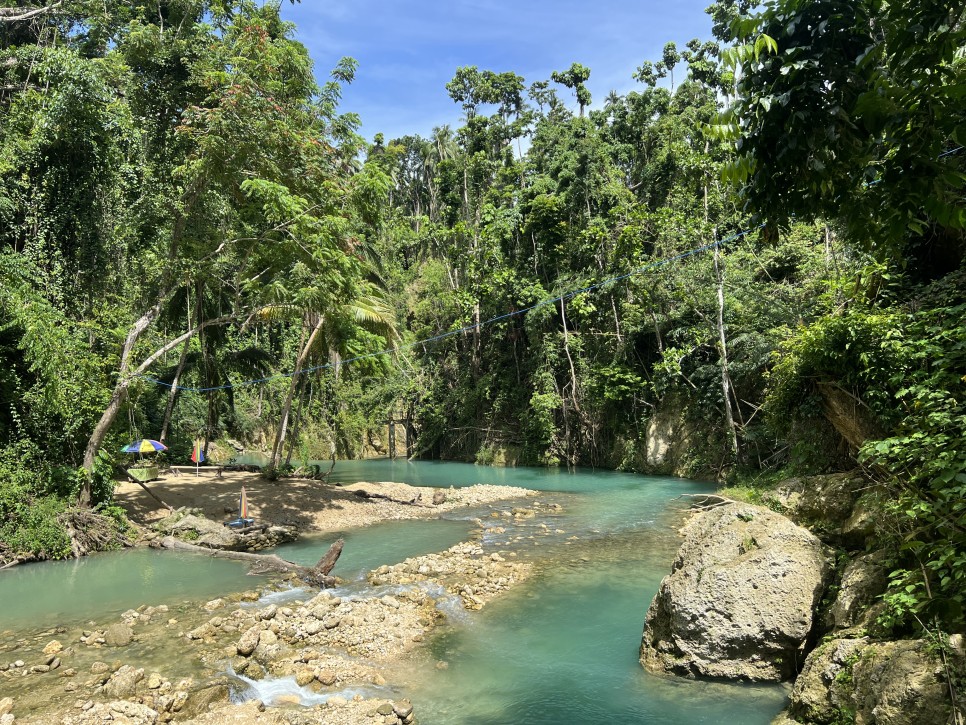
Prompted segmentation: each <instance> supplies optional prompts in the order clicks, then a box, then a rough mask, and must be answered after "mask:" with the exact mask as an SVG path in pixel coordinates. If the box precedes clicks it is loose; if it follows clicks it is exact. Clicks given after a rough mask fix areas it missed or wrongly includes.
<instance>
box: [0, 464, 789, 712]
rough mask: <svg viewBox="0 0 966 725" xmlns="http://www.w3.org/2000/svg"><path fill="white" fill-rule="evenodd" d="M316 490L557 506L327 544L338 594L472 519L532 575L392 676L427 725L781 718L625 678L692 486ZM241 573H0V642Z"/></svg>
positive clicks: (372, 476) (295, 547) (200, 590)
mask: <svg viewBox="0 0 966 725" xmlns="http://www.w3.org/2000/svg"><path fill="white" fill-rule="evenodd" d="M329 480H330V481H332V482H336V483H340V482H341V483H350V482H355V481H362V480H368V481H401V482H404V483H409V484H412V485H419V486H430V487H437V488H448V487H450V486H456V487H462V486H469V485H473V484H477V483H492V484H500V485H513V486H521V487H525V488H531V489H537V490H540V491H543V492H545V493H544V494H542V495H541V496H540V500H541V501H544V502H551V503H558V504H560V508H559V510H550V509H547V510H546V511H547V512H546V513H542V514H541V515H540V516H538V517H537V518H535V519H528V520H526V521H524V522H517V523H515V524H512V525H508V524H507V523H506V522H507V519H506V518H505V517H503V518H493V517H490V513H491V510H492V509H491V507H486V508H483V509H467V510H466V511H465V512H463V511H454V512H450V513H449V514H447V515H446V517H445V518H443V519H439V520H418V521H401V522H388V523H384V524H378V525H375V526H370V527H366V528H362V529H356V530H350V531H346V532H343V534H342V535H344V536H345V538H346V546H345V552H344V554H343V556H342V558H341V559H340V561H339V564H338V566H337V568H336V570H335V572H334V573H336V574H338V575H339V576H341V577H342V578H343V579H346V580H347V581H348V584H347V589H349V590H353V591H362V590H364V589H365V587H366V586H367V585H366V584H365V582H364V579H363V577H362V575H363V573H364V572H365V571H368V570H370V569H373V568H376V567H378V566H380V565H382V564H394V563H397V562H399V561H402V560H403V559H405V558H407V557H410V556H416V555H420V554H425V553H429V552H433V551H441V550H443V549H446V548H448V547H449V546H452V545H453V544H454V543H456V542H458V541H461V540H464V539H466V538H467V536H468V535H469V533H470V531H471V530H472V529H476V528H478V525H479V521H480V520H482V521H483V525H484V531H485V533H484V536H483V543H484V547H487V548H489V549H492V551H494V552H498V551H503V550H504V548H503V547H506V546H507V545H508V544H512V546H513V548H514V550H515V551H518V552H519V555H520V556H521V557H526V558H530V559H531V560H532V561H533V562H534V564H535V566H536V567H537V574H536V575H535V576H534V577H533V578H531V579H530V580H529V581H527V582H525V583H523V584H521V585H519V586H518V587H516V588H515V589H513V590H511V591H510V592H509V593H508V594H506V595H504V596H503V597H501V598H497V599H496V600H494V601H493V602H491V603H490V604H488V605H487V606H486V607H485V608H484V609H483V610H482V611H481V612H477V613H473V614H472V615H469V616H465V617H459V618H454V622H453V624H452V625H451V626H448V627H443V628H441V629H440V630H437V631H438V632H439V634H437V635H436V636H434V638H433V639H432V640H431V641H430V643H429V646H428V647H427V648H426V650H427V651H426V652H425V653H424V655H423V656H422V660H421V661H418V662H412V663H406V666H405V667H404V668H400V669H401V672H400V673H399V678H398V682H399V683H400V687H401V691H400V692H398V693H397V694H398V696H408V697H411V698H412V699H413V701H414V702H415V703H416V705H417V714H418V716H419V719H420V721H421V722H423V723H426V724H427V725H451V724H452V725H456V724H463V723H480V724H484V725H496V724H497V723H506V724H507V725H510V724H514V725H516V724H521V723H522V724H526V725H529V724H531V723H532V724H537V723H559V722H580V723H602V724H603V723H616V722H634V723H672V724H673V723H705V722H706V723H720V722H728V723H738V724H745V723H747V724H748V725H756V724H758V723H761V724H762V725H764V724H765V723H768V722H770V721H771V719H772V718H773V717H774V716H775V715H776V714H777V713H778V711H779V710H780V709H781V708H782V706H783V704H784V701H785V697H786V691H785V689H784V688H782V687H774V686H772V687H753V686H739V685H722V684H715V683H707V682H691V681H680V680H674V679H664V678H660V677H655V676H653V675H649V674H647V673H645V672H644V670H643V669H642V668H641V666H640V664H639V663H638V660H637V658H638V648H639V645H640V636H641V630H642V628H643V623H644V613H645V611H646V609H647V606H648V604H649V602H650V600H651V598H652V597H653V595H654V593H655V591H656V590H657V587H658V585H659V583H660V580H661V578H662V577H663V576H664V575H665V574H666V573H667V572H668V570H669V567H670V564H671V561H672V560H673V558H674V552H675V551H676V549H677V547H678V545H679V539H678V537H677V533H676V528H677V526H678V525H679V524H680V513H679V511H680V509H681V508H683V507H684V506H686V505H687V503H686V502H685V501H682V500H680V499H679V497H680V496H681V495H682V494H690V493H700V492H705V491H708V490H710V489H711V487H710V486H709V485H707V484H703V483H699V482H694V481H686V480H681V479H673V478H665V477H648V476H640V475H633V474H622V473H615V472H610V471H590V470H578V471H576V472H567V471H563V470H554V469H528V468H488V467H483V466H474V465H469V464H456V463H435V462H416V463H413V462H407V461H388V460H379V461H348V462H340V463H339V464H337V466H336V467H335V470H334V471H333V473H332V475H331V476H330V479H329ZM512 505H513V504H512V503H507V504H505V505H498V506H497V507H496V508H501V507H502V508H503V509H506V508H508V507H510V506H512ZM337 536H338V535H330V536H325V537H308V538H306V539H303V540H301V541H300V542H297V543H295V544H291V545H288V546H286V547H282V548H281V549H280V550H279V552H278V553H279V554H280V555H281V556H283V557H285V558H288V559H291V560H294V561H300V562H304V563H314V562H315V560H317V559H318V557H319V555H320V551H324V547H326V546H327V545H328V544H329V543H330V542H331V541H333V540H334V539H335V538H337ZM187 557H190V558H191V565H190V566H186V565H185V561H186V558H187ZM245 571H246V567H245V566H244V565H241V564H239V563H237V562H232V561H222V560H217V559H210V558H207V557H194V556H191V555H185V554H178V553H173V552H167V551H166V552H156V551H150V550H143V549H142V550H136V551H130V552H119V553H115V554H104V555H98V556H94V557H89V558H87V559H84V560H81V561H78V562H62V563H49V564H42V565H33V566H22V567H18V568H16V569H13V570H11V571H8V572H0V632H3V631H4V630H7V631H6V632H3V633H4V634H6V635H8V637H9V636H11V635H13V636H16V634H17V632H18V631H28V630H29V631H36V630H37V629H38V628H45V627H55V626H64V625H70V624H76V623H78V622H83V621H84V620H87V619H94V618H96V619H97V620H98V621H101V622H103V621H109V620H110V618H111V615H114V614H116V613H119V612H122V611H124V610H126V609H129V608H134V607H137V606H139V605H141V604H152V605H157V604H169V605H181V606H185V602H186V601H194V602H199V601H205V600H207V599H212V598H214V597H216V596H221V595H224V594H226V593H229V592H233V591H243V590H246V589H251V588H253V587H254V586H256V585H257V584H259V583H260V582H259V581H258V580H257V579H256V580H254V581H253V578H252V577H249V576H246V575H245ZM280 596H283V597H284V593H281V594H280ZM280 686H283V685H280Z"/></svg>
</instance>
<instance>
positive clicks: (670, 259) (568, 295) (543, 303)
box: [138, 224, 765, 393]
mask: <svg viewBox="0 0 966 725" xmlns="http://www.w3.org/2000/svg"><path fill="white" fill-rule="evenodd" d="M764 226H765V225H764V224H760V225H759V226H757V227H755V228H753V229H746V230H744V231H742V232H738V233H737V234H732V235H731V236H730V237H725V238H724V239H719V240H718V241H716V242H712V243H711V244H706V245H704V246H703V247H696V248H694V249H691V250H688V251H687V252H682V253H681V254H676V255H674V256H673V257H667V258H665V259H659V260H658V261H656V262H651V263H650V264H647V265H645V266H643V267H639V268H638V269H634V270H631V271H630V272H627V273H625V274H621V275H617V276H616V277H609V278H607V279H605V280H604V281H602V282H597V283H595V284H592V285H588V286H587V287H581V288H580V289H575V290H571V291H569V292H565V293H563V294H561V295H558V296H556V297H551V298H549V299H545V300H541V301H540V302H537V303H536V304H533V305H530V306H529V307H524V308H522V309H519V310H514V311H512V312H507V313H505V314H502V315H497V316H496V317H491V318H489V319H488V320H483V321H482V322H477V323H475V324H472V325H466V326H464V327H460V328H459V329H456V330H449V331H447V332H442V333H440V334H438V335H433V336H432V337H427V338H425V339H423V340H417V341H416V342H409V343H406V344H405V345H400V346H399V347H393V348H386V349H385V350H379V351H378V352H370V353H366V354H364V355H356V356H355V357H350V358H346V359H345V360H342V361H340V362H338V363H336V364H335V365H333V364H332V363H325V364H324V365H313V366H312V367H307V368H302V369H301V370H295V371H293V372H290V373H278V374H276V375H269V376H268V377H264V378H257V379H254V380H242V381H241V382H237V383H226V384H225V385H216V386H213V387H209V388H198V387H192V386H188V385H179V386H178V390H188V391H191V392H194V393H209V392H213V391H215V390H228V389H229V388H241V387H246V386H251V385H260V384H262V383H267V382H269V381H271V380H280V379H283V378H293V377H295V376H296V375H304V374H305V373H312V372H315V371H317V370H326V369H329V368H333V367H341V366H342V365H350V364H352V363H355V362H359V361H360V360H367V359H369V358H374V357H381V356H383V355H389V354H392V353H394V352H399V351H400V350H408V349H409V348H413V347H417V346H419V345H427V344H429V343H433V342H438V341H439V340H445V339H446V338H447V337H453V336H454V335H461V334H463V333H465V332H469V331H470V330H475V329H479V328H482V327H485V326H487V325H492V324H493V323H496V322H501V321H503V320H508V319H510V318H511V317H517V316H519V315H523V314H526V313H527V312H532V311H533V310H536V309H539V308H541V307H546V306H547V305H552V304H555V303H557V302H563V301H565V300H569V299H573V298H574V297H576V296H577V295H579V294H584V293H585V292H591V291H593V290H597V289H600V288H601V287H604V286H606V285H609V284H614V283H615V282H620V281H622V280H625V279H628V278H630V277H635V276H637V275H639V274H644V273H645V272H650V271H651V270H654V269H657V268H658V267H663V266H665V265H667V264H671V263H673V262H680V261H681V260H683V259H687V258H688V257H693V256H695V255H697V254H703V253H704V252H708V251H711V250H712V249H715V248H716V247H721V246H724V245H725V244H728V243H729V242H733V241H735V240H736V239H741V238H742V237H744V236H747V235H748V234H751V233H752V232H756V231H758V230H759V229H761V228H762V227H764ZM138 377H140V378H141V379H142V380H146V381H148V382H150V383H154V384H155V385H160V386H162V387H165V388H173V387H174V384H173V383H166V382H164V381H163V380H158V379H157V378H154V377H151V376H149V375H139V376H138Z"/></svg>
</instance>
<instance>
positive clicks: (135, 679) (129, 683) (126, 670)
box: [104, 665, 144, 699]
mask: <svg viewBox="0 0 966 725" xmlns="http://www.w3.org/2000/svg"><path fill="white" fill-rule="evenodd" d="M143 679H144V670H139V669H134V668H133V667H131V666H130V665H124V666H123V667H121V668H120V669H119V670H118V671H117V672H115V673H114V674H113V675H111V679H109V680H108V681H107V682H106V683H105V684H104V694H105V695H107V696H108V697H116V698H120V699H123V698H126V697H134V695H135V693H136V691H137V684H138V683H139V682H140V681H141V680H143Z"/></svg>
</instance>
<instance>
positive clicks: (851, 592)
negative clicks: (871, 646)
mask: <svg viewBox="0 0 966 725" xmlns="http://www.w3.org/2000/svg"><path fill="white" fill-rule="evenodd" d="M885 562H886V555H885V553H884V552H882V551H876V552H873V553H871V554H863V555H862V556H857V557H856V558H855V559H853V560H852V561H850V562H849V563H848V564H847V565H846V566H845V570H844V571H843V572H842V581H841V583H840V585H839V591H838V594H837V595H836V597H835V601H834V602H832V606H831V607H830V608H829V610H828V614H827V619H826V628H827V629H834V630H838V632H842V631H843V630H847V629H852V628H854V627H856V628H860V629H863V630H874V629H875V620H876V617H877V615H878V614H879V613H880V610H881V609H882V607H883V606H884V605H883V604H882V603H881V602H879V601H878V600H879V597H880V596H881V595H882V593H883V592H885V590H886V586H887V585H888V583H889V582H888V579H887V577H886V571H887V570H886V568H885ZM838 636H842V635H841V634H838Z"/></svg>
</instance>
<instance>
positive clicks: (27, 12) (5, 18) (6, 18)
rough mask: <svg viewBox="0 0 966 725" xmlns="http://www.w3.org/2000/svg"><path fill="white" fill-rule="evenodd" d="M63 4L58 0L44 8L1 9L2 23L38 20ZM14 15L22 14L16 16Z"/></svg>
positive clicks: (61, 0) (0, 21) (0, 19)
mask: <svg viewBox="0 0 966 725" xmlns="http://www.w3.org/2000/svg"><path fill="white" fill-rule="evenodd" d="M63 4H64V3H63V0H57V2H55V3H52V4H50V5H46V6H44V7H42V8H27V7H19V8H0V23H19V22H22V21H24V20H30V19H31V18H36V17H37V16H39V15H45V14H47V13H51V12H53V11H54V10H56V9H57V8H59V7H60V6H61V5H63ZM14 13H20V14H19V15H14Z"/></svg>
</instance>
